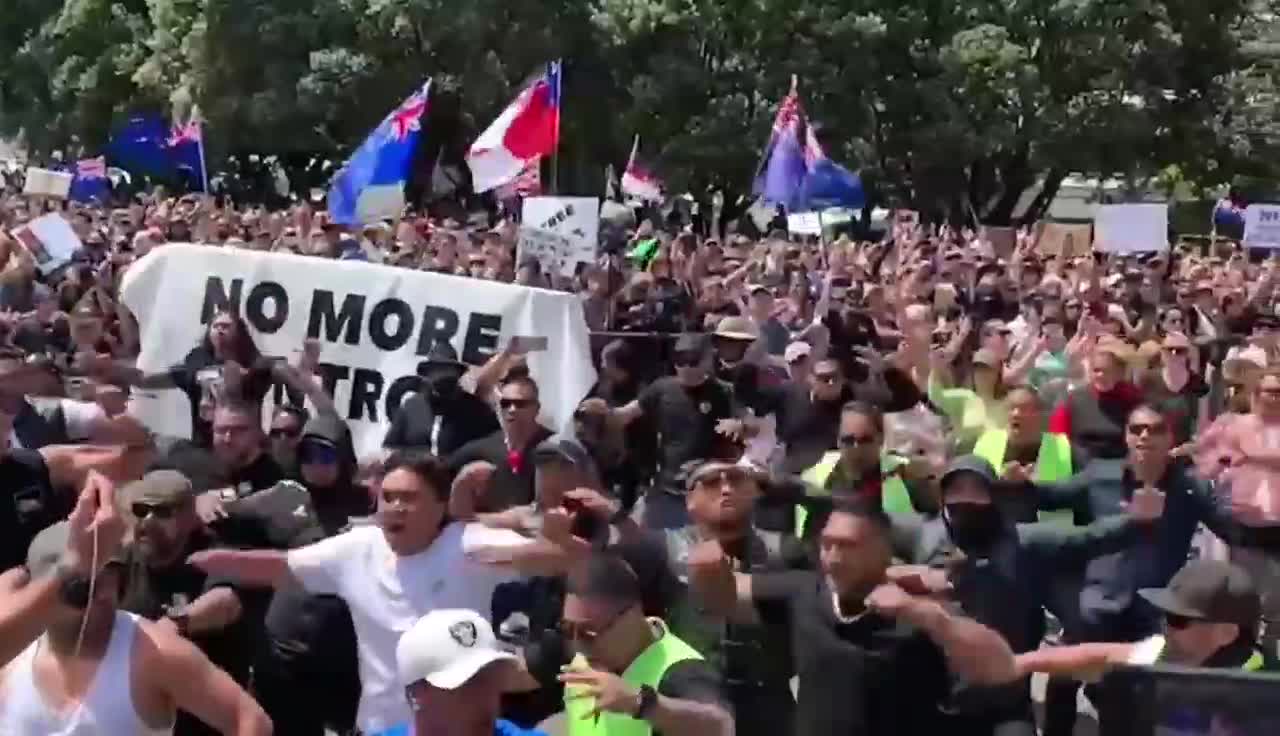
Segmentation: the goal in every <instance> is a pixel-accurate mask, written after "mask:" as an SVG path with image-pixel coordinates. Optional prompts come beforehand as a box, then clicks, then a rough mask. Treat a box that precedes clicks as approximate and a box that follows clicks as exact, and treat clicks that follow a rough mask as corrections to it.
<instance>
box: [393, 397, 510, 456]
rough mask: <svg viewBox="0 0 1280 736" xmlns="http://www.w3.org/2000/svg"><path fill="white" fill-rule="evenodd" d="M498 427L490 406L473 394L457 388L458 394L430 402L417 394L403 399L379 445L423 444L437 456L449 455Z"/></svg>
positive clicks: (394, 446)
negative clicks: (438, 421)
mask: <svg viewBox="0 0 1280 736" xmlns="http://www.w3.org/2000/svg"><path fill="white" fill-rule="evenodd" d="M436 404H438V407H437V406H436ZM437 409H438V410H437ZM437 416H440V417H441V419H440V428H439V431H436V428H435V423H436V417H437ZM500 428H501V425H500V424H499V423H498V417H497V415H495V414H494V413H493V407H491V406H489V404H487V403H486V402H485V401H484V400H483V399H480V398H478V397H476V396H474V395H473V394H469V393H467V392H465V391H459V392H458V394H457V396H455V397H452V398H450V399H447V400H439V399H437V400H436V401H435V402H434V404H433V402H432V401H430V400H429V399H428V397H427V395H426V394H422V393H417V394H414V395H413V396H410V397H409V398H408V399H406V400H405V402H404V403H403V404H401V405H400V410H399V411H397V412H396V414H395V416H394V417H392V419H391V427H390V428H388V429H387V434H386V437H385V438H384V439H383V441H382V446H383V447H388V448H396V447H422V448H426V449H427V450H428V451H430V452H432V453H433V454H435V455H437V456H439V457H448V455H449V453H451V452H453V451H455V450H457V449H458V448H460V447H462V446H463V445H465V444H467V443H468V442H471V441H472V440H477V439H480V438H481V437H484V436H486V435H489V434H492V433H493V432H496V431H498V430H499V429H500Z"/></svg>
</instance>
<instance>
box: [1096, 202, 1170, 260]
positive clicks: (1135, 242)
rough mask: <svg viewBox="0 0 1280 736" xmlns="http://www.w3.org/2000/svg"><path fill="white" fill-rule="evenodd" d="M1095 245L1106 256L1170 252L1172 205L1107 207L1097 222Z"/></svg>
mask: <svg viewBox="0 0 1280 736" xmlns="http://www.w3.org/2000/svg"><path fill="white" fill-rule="evenodd" d="M1093 246H1094V249H1095V250H1098V251H1101V252H1103V253H1144V252H1149V251H1157V250H1168V249H1169V205H1167V204H1163V203H1161V204H1104V205H1100V206H1099V207H1098V211H1097V214H1095V215H1094V220H1093Z"/></svg>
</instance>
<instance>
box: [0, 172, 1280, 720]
mask: <svg viewBox="0 0 1280 736" xmlns="http://www.w3.org/2000/svg"><path fill="white" fill-rule="evenodd" d="M48 210H57V211H60V212H62V213H63V216H64V217H66V219H67V220H68V221H69V222H70V224H71V225H72V227H73V229H74V230H75V232H76V233H77V235H78V237H79V238H80V240H81V241H82V243H83V248H82V250H81V251H80V252H78V253H76V255H75V257H74V259H73V260H72V262H71V263H70V264H69V265H67V266H66V267H65V268H62V269H59V270H57V271H55V272H52V273H43V272H42V271H41V270H40V269H38V268H37V267H36V265H37V264H36V263H35V259H34V258H33V257H32V255H31V253H30V252H29V251H28V249H27V247H26V246H24V244H23V242H22V239H21V238H19V237H12V236H10V235H8V233H14V232H17V231H19V230H21V226H22V225H23V224H24V223H26V222H27V221H29V220H30V219H32V218H34V217H36V216H38V215H39V214H41V213H43V212H45V211H48ZM606 230H607V231H608V233H609V234H608V235H607V236H606V238H605V240H606V241H607V242H605V243H604V245H603V247H602V255H601V257H600V260H599V262H598V263H595V264H587V266H586V267H585V268H583V269H580V271H579V273H578V275H576V276H575V277H573V278H565V277H561V276H559V275H551V276H548V275H547V274H545V273H544V270H543V268H542V267H541V266H540V264H539V263H538V262H537V261H536V260H520V259H519V258H518V256H517V247H516V239H517V230H516V227H515V225H514V223H509V222H504V223H502V224H500V225H498V226H497V227H492V228H490V227H483V228H481V227H476V226H472V225H467V224H462V223H457V222H452V221H446V220H437V219H433V218H430V217H427V216H405V217H404V218H402V219H399V220H396V221H386V222H375V223H372V224H369V225H367V226H365V227H363V228H356V229H353V228H347V227H341V226H337V225H334V224H332V223H330V222H328V221H327V219H326V217H325V215H324V213H323V212H319V213H317V212H315V211H313V209H312V208H311V207H310V206H308V205H306V204H300V205H297V206H294V207H292V208H290V209H288V210H280V211H264V210H262V209H260V208H249V207H241V208H234V207H230V206H217V205H216V204H215V200H213V199H212V198H208V197H203V196H192V195H189V196H187V197H183V198H177V199H175V198H166V197H164V196H163V195H160V196H156V197H151V198H144V199H139V200H136V201H133V202H130V203H128V204H126V205H124V206H120V207H104V206H80V205H71V206H69V207H68V206H65V205H63V204H62V203H61V202H47V201H33V200H30V199H27V198H23V197H21V196H19V195H17V194H15V193H13V192H7V193H6V194H5V195H4V198H3V200H2V201H0V343H2V345H3V346H2V347H0V441H2V442H3V444H0V493H2V494H3V496H4V497H3V498H0V569H5V570H7V572H5V573H4V574H3V575H0V663H3V664H2V665H0V733H3V734H13V735H14V736H28V735H31V736H36V735H40V736H43V735H44V734H52V733H57V734H73V735H75V736H85V735H88V734H113V735H114V734H132V733H138V734H152V733H157V734H158V733H171V732H172V733H176V734H179V735H180V736H189V735H192V734H206V733H224V734H240V735H249V734H266V733H270V732H272V729H274V733H276V734H286V735H288V736H320V735H321V734H324V733H326V731H330V732H337V733H343V734H345V733H360V734H364V735H365V736H376V735H379V734H395V733H404V734H409V733H417V734H432V735H435V734H449V735H453V734H457V735H458V736H479V734H488V733H503V734H511V735H515V734H521V733H536V732H537V731H536V729H538V728H539V724H541V723H543V722H544V721H545V720H546V719H547V718H549V717H551V716H553V715H555V714H557V713H560V712H564V713H565V714H566V717H565V721H564V726H563V728H564V729H565V731H566V732H567V733H568V734H569V736H588V735H592V734H593V735H598V736H619V735H625V736H638V735H640V734H648V733H655V734H662V735H663V736H712V735H713V734H719V735H725V736H727V735H728V734H732V733H734V732H735V731H736V732H737V733H739V734H748V735H750V734H761V735H762V736H764V735H770V736H772V735H774V734H786V733H794V734H799V735H801V736H818V735H819V734H821V735H823V736H827V735H832V734H834V735H840V736H845V735H847V736H863V735H867V736H877V735H883V736H889V735H891V734H892V735H895V736H910V735H912V734H920V735H921V736H924V735H925V734H960V735H968V734H973V735H975V736H979V735H981V736H986V735H987V734H997V733H998V734H1001V735H1002V736H1016V735H1018V734H1026V735H1031V734H1035V733H1036V732H1037V728H1039V729H1040V730H1041V732H1042V733H1044V734H1047V735H1048V736H1066V735H1068V734H1071V733H1072V730H1073V728H1074V725H1075V721H1076V717H1077V690H1078V688H1079V686H1080V685H1079V683H1080V682H1081V681H1085V682H1094V681H1096V679H1097V676H1098V675H1099V674H1100V673H1102V672H1105V671H1106V670H1107V669H1109V668H1112V667H1117V666H1123V665H1126V664H1139V665H1141V664H1152V663H1157V662H1160V663H1174V664H1182V665H1191V666H1200V667H1207V668H1222V669H1234V670H1244V671H1273V670H1277V669H1280V660H1278V659H1277V648H1276V643H1277V639H1280V562H1278V561H1277V556H1278V555H1280V318H1278V317H1277V312H1276V303H1277V300H1280V292H1278V291H1277V290H1276V288H1275V287H1276V281H1277V276H1278V275H1280V261H1278V260H1276V259H1264V258H1257V257H1251V254H1250V253H1247V252H1243V251H1241V250H1240V249H1239V248H1238V247H1237V246H1236V245H1235V244H1233V243H1231V242H1225V241H1224V242H1211V243H1208V244H1204V243H1197V244H1183V243H1175V244H1174V245H1173V246H1172V247H1171V248H1169V249H1167V250H1163V251H1157V252H1151V253H1146V254H1141V255H1138V256H1121V255H1106V254H1101V253H1088V252H1086V253H1084V254H1083V255H1075V254H1072V253H1067V254H1063V253H1061V252H1055V253H1048V252H1044V250H1043V249H1042V248H1041V243H1039V242H1038V241H1037V240H1036V238H1035V237H1034V236H1033V235H1032V234H1031V232H1030V231H1027V232H1022V233H1019V234H1018V236H1017V238H1016V240H1015V242H1014V243H1013V246H1012V248H1011V249H1010V250H1009V251H1008V252H1000V249H998V248H997V247H996V246H995V245H994V244H993V243H991V242H988V241H986V240H985V239H984V238H983V237H981V236H979V235H978V234H976V233H973V232H970V231H967V230H960V229H954V228H950V227H945V226H944V227H936V226H930V227H925V226H921V225H919V224H917V223H915V222H905V221H904V222H895V223H893V224H891V226H890V229H889V231H888V232H886V233H884V234H883V235H882V236H880V237H877V238H876V239H858V238H850V237H848V236H841V237H839V238H835V239H833V240H819V239H817V238H793V237H789V236H788V235H787V233H786V232H784V231H766V232H764V233H758V234H755V235H746V234H739V233H737V232H734V231H733V230H732V228H731V229H730V232H728V233H714V234H708V233H706V232H699V231H697V230H696V229H695V228H690V227H679V226H677V227H674V228H672V227H664V226H655V225H654V224H653V223H651V222H649V221H646V220H644V218H643V217H642V218H641V224H640V225H638V226H633V225H632V226H622V227H612V228H607V229H606ZM169 243H195V244H198V245H203V246H206V247H210V248H231V249H236V248H239V249H248V250H256V251H272V252H289V253H295V254H304V255H308V256H313V257H315V258H329V259H356V260H364V261H370V262H374V263H379V264H383V265H384V267H387V268H409V269H422V270H430V271H434V272H438V273H443V274H452V275H454V276H456V277H458V278H471V279H488V280H498V281H505V282H511V283H515V284H519V285H522V286H529V287H542V288H553V289H559V290H566V291H571V292H573V293H576V294H578V295H579V296H580V298H581V303H582V308H583V313H584V317H585V319H586V322H587V324H588V325H589V327H590V328H591V329H592V330H593V331H594V332H595V333H596V338H595V339H596V340H598V344H597V345H596V346H595V347H596V350H595V354H596V355H597V356H598V360H597V367H598V375H599V380H598V383H597V385H596V386H595V388H594V389H593V390H592V391H591V393H590V395H589V396H586V397H583V400H582V402H581V403H580V404H579V406H578V409H577V411H576V412H575V413H574V415H573V422H572V427H549V426H546V425H545V424H544V423H543V421H544V420H542V419H540V416H545V414H542V412H541V411H540V410H541V408H542V407H541V406H540V403H539V395H540V390H541V389H542V388H543V387H546V386H547V385H549V384H550V383H551V382H554V381H556V380H557V377H556V376H554V375H536V374H533V373H531V372H530V371H529V369H528V368H527V366H526V365H525V360H524V356H525V354H526V353H527V351H529V350H530V349H533V348H531V344H532V341H529V340H525V339H522V338H517V339H513V340H511V341H510V342H508V343H507V344H506V345H503V346H500V348H501V349H500V351H499V352H497V353H496V354H494V355H493V356H492V357H491V358H490V359H489V360H488V362H486V363H485V364H483V365H467V364H464V363H462V362H461V361H460V360H459V359H458V353H457V351H456V350H455V349H454V347H452V346H450V345H448V344H444V343H441V344H437V345H435V346H434V347H432V348H431V351H430V353H429V354H428V355H427V356H426V360H424V361H423V362H422V364H421V365H420V367H419V374H420V377H421V379H422V381H421V388H420V390H419V391H417V392H416V393H414V394H413V395H411V396H410V397H409V398H407V399H406V400H405V401H404V402H403V403H402V404H401V406H400V409H399V411H398V413H397V414H396V415H395V416H394V417H393V419H392V421H391V423H390V425H389V428H388V429H387V432H386V437H385V442H384V446H385V449H386V452H385V453H384V454H383V455H380V456H379V457H376V458H373V457H357V455H356V452H355V451H354V448H353V443H352V440H351V432H350V430H349V428H348V427H347V426H346V424H345V423H344V421H343V419H342V418H341V417H340V416H339V415H338V414H337V413H336V412H335V411H334V408H333V399H332V397H331V396H328V395H327V394H326V392H325V390H324V388H323V384H322V382H320V381H319V380H318V378H317V376H316V371H317V366H318V364H319V361H320V360H321V358H322V354H323V351H324V346H323V345H322V344H320V343H318V342H312V341H309V342H307V343H306V344H304V345H299V346H298V352H299V354H300V356H301V357H300V358H298V359H296V360H281V359H275V358H273V357H271V356H265V355H263V354H262V353H261V352H260V351H259V350H258V348H257V346H256V343H255V336H254V334H253V331H252V329H251V328H250V327H249V326H248V325H247V324H246V322H245V320H244V319H242V317H241V316H240V315H238V314H235V313H234V312H220V313H217V314H214V315H212V316H211V318H210V319H209V321H208V324H207V332H206V334H205V337H204V338H203V339H202V340H201V341H200V342H199V343H198V344H195V345H192V346H191V350H190V352H189V353H188V355H187V357H186V359H185V360H183V361H182V362H180V363H178V364H176V365H173V366H172V367H170V368H169V369H168V370H165V371H161V372H154V373H151V372H145V371H141V370H139V369H138V368H137V367H136V365H135V360H136V358H137V356H138V354H139V352H140V348H141V346H140V345H139V342H138V335H139V329H138V321H137V320H138V319H143V320H145V319H146V317H147V315H145V314H140V315H137V316H136V317H135V315H133V314H131V313H130V312H129V311H128V309H126V308H125V307H124V306H123V305H122V304H121V302H120V298H119V287H120V283H121V278H122V276H123V275H124V273H125V272H126V271H127V270H128V269H129V268H130V267H131V265H132V264H133V263H134V262H135V261H136V260H138V259H140V258H143V257H145V256H146V255H147V254H148V253H149V252H150V251H152V250H155V249H160V248H164V247H166V245H167V244H169ZM531 337H535V338H536V337H537V336H536V335H535V336H531ZM276 385H283V386H284V387H285V388H286V391H285V392H284V393H285V395H287V396H288V397H289V400H288V401H286V402H285V403H283V404H280V405H278V406H275V407H274V408H269V409H268V411H267V412H265V413H264V407H263V401H264V397H267V396H268V394H270V393H271V391H272V387H273V386H276ZM166 389H176V390H178V391H180V392H182V393H183V394H185V395H186V397H187V398H188V399H189V405H190V412H191V418H192V427H193V430H192V433H191V437H189V438H187V437H182V438H178V437H167V436H163V435H159V434H157V433H155V432H153V431H151V429H149V428H148V427H147V426H145V425H144V424H143V423H142V422H141V421H139V420H138V419H137V418H135V417H134V416H133V415H132V414H131V412H130V397H131V394H132V392H133V391H135V390H149V391H157V390H166ZM1033 673H1047V674H1049V675H1050V676H1051V677H1050V680H1049V686H1048V688H1047V694H1046V697H1045V703H1044V709H1043V712H1042V713H1039V714H1037V712H1036V710H1035V709H1034V708H1033V701H1032V695H1031V687H1030V678H1031V675H1032V674H1033ZM1086 692H1091V690H1090V688H1086ZM1037 721H1039V723H1037ZM1205 726H1206V728H1207V726H1208V724H1205ZM1206 732H1207V731H1206Z"/></svg>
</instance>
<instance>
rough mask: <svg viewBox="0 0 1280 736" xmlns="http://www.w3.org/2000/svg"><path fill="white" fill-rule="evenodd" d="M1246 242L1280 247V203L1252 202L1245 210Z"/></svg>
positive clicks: (1262, 246) (1253, 244)
mask: <svg viewBox="0 0 1280 736" xmlns="http://www.w3.org/2000/svg"><path fill="white" fill-rule="evenodd" d="M1244 244H1245V247H1248V248H1280V205H1277V204H1251V205H1249V206H1248V207H1247V208H1246V209H1245V211H1244Z"/></svg>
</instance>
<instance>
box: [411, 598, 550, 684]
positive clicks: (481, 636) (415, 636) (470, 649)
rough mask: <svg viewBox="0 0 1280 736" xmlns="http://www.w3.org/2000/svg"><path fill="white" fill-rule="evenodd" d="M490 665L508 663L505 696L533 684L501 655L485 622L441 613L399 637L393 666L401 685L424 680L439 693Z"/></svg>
mask: <svg viewBox="0 0 1280 736" xmlns="http://www.w3.org/2000/svg"><path fill="white" fill-rule="evenodd" d="M494 662H512V663H513V664H515V665H516V666H515V667H511V668H510V670H511V671H512V673H513V676H512V677H511V678H510V679H509V681H508V682H507V683H506V684H505V685H504V687H503V690H504V691H507V692H511V691H516V690H529V689H533V688H536V687H537V683H536V682H534V681H533V679H532V677H531V676H530V675H529V674H528V673H527V672H525V671H524V668H523V667H522V666H520V658H519V657H518V656H516V655H515V654H514V653H512V652H509V651H507V650H505V649H503V648H502V647H501V646H499V644H498V637H496V636H494V634H493V627H492V626H491V625H490V624H489V622H488V621H487V620H486V619H485V618H484V616H481V615H480V614H478V613H476V612H475V611H472V610H469V609H460V608H454V609H441V610H437V611H432V612H431V613H428V614H427V615H425V616H423V617H422V618H420V619H418V621H417V623H415V624H414V625H413V626H412V627H410V628H409V630H408V631H406V632H404V634H402V635H401V636H400V642H399V643H398V644H397V645H396V666H397V669H398V670H399V673H400V682H401V684H403V685H405V686H408V685H411V684H413V683H415V682H418V681H420V680H426V681H427V683H428V684H429V685H431V686H433V687H438V688H440V689H441V690H456V689H457V688H460V687H462V686H463V685H465V684H467V682H468V681H469V680H471V678H472V677H475V675H476V673H478V672H479V671H480V670H482V669H484V668H485V667H487V666H489V665H490V664H493V663H494Z"/></svg>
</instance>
